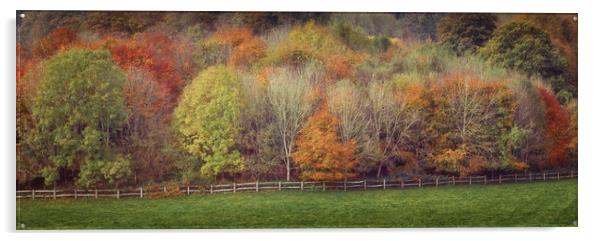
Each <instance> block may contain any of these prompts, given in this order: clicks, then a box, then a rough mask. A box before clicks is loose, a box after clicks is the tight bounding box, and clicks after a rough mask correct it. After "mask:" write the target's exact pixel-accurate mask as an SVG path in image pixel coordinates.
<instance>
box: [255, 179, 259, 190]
mask: <svg viewBox="0 0 602 241" xmlns="http://www.w3.org/2000/svg"><path fill="white" fill-rule="evenodd" d="M255 192H259V181H257V180H255Z"/></svg>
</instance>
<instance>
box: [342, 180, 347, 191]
mask: <svg viewBox="0 0 602 241" xmlns="http://www.w3.org/2000/svg"><path fill="white" fill-rule="evenodd" d="M343 191H345V192H346V191H347V179H345V180H343Z"/></svg>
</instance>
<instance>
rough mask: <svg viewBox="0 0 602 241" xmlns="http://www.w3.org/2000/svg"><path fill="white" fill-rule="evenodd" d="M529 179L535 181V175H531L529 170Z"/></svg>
mask: <svg viewBox="0 0 602 241" xmlns="http://www.w3.org/2000/svg"><path fill="white" fill-rule="evenodd" d="M529 181H530V182H532V181H533V175H531V173H530V172H529Z"/></svg>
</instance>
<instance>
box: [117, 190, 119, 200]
mask: <svg viewBox="0 0 602 241" xmlns="http://www.w3.org/2000/svg"><path fill="white" fill-rule="evenodd" d="M117 199H119V189H117Z"/></svg>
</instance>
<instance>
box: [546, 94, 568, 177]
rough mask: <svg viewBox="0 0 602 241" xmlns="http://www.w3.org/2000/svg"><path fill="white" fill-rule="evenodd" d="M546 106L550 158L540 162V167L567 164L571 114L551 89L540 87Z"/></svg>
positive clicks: (547, 150) (547, 142)
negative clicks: (569, 114)
mask: <svg viewBox="0 0 602 241" xmlns="http://www.w3.org/2000/svg"><path fill="white" fill-rule="evenodd" d="M538 91H539V94H540V96H541V100H542V101H543V103H544V106H545V134H546V144H545V150H546V154H547V157H548V160H544V161H543V162H544V163H540V168H546V167H552V168H558V167H561V166H564V165H566V164H567V163H565V162H566V159H567V150H568V148H569V144H570V141H571V140H570V136H569V135H568V133H569V116H568V113H567V112H566V110H564V109H563V108H562V106H561V105H560V103H559V102H558V100H557V99H556V96H554V94H552V92H550V91H549V90H547V89H545V88H543V87H538Z"/></svg>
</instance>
